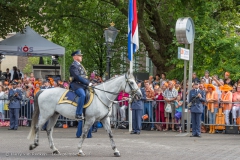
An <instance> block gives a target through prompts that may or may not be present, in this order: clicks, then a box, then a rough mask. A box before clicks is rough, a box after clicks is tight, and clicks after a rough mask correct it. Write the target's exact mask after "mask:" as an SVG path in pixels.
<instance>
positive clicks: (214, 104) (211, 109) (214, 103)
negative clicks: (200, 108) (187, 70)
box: [205, 84, 218, 133]
mask: <svg viewBox="0 0 240 160" xmlns="http://www.w3.org/2000/svg"><path fill="white" fill-rule="evenodd" d="M205 87H206V89H207V94H206V101H207V110H208V118H209V125H210V131H209V133H215V126H214V124H216V120H215V119H216V113H217V112H218V94H217V92H216V89H215V87H214V86H213V85H212V84H206V85H205Z"/></svg>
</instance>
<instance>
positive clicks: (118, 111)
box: [0, 99, 240, 129]
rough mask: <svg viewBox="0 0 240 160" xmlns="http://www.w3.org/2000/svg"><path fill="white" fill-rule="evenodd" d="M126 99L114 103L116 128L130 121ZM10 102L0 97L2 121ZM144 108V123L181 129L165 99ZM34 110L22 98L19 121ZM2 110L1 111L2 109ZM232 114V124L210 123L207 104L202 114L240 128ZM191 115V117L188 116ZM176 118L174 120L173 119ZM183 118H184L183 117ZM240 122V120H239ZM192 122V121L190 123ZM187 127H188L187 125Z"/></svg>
mask: <svg viewBox="0 0 240 160" xmlns="http://www.w3.org/2000/svg"><path fill="white" fill-rule="evenodd" d="M126 101H127V100H124V101H118V103H113V105H112V113H111V116H110V121H111V125H112V127H114V128H118V127H119V126H121V124H123V123H124V124H127V123H129V107H131V104H130V103H128V106H126V105H125V104H126ZM7 102H8V100H7V99H0V106H2V108H3V111H2V114H0V120H1V121H9V119H10V117H9V111H8V110H5V109H6V107H5V105H6V103H7ZM239 103H240V102H238V103H237V102H233V103H232V104H239ZM220 105H221V103H219V104H218V106H220ZM143 108H144V110H143V115H144V114H148V119H147V120H143V121H142V123H150V124H152V127H153V128H155V129H156V124H159V125H161V128H162V129H165V128H166V125H168V126H169V127H168V129H170V128H171V129H172V126H173V125H174V127H175V128H174V129H181V123H180V122H179V121H180V120H179V121H178V122H177V121H176V119H175V115H173V114H172V115H171V116H167V118H166V116H165V115H166V113H165V110H164V109H165V101H164V100H155V101H154V100H147V101H145V102H144V107H143ZM33 110H34V104H33V103H32V102H31V101H30V100H29V99H26V100H22V101H21V108H20V111H19V117H20V118H19V121H20V122H21V123H22V121H24V120H25V121H26V120H27V121H28V124H26V126H28V125H29V122H30V121H31V120H32V113H33ZM182 111H184V112H185V114H184V120H185V123H184V124H185V125H186V124H187V120H188V119H189V120H191V113H188V108H187V106H185V107H183V108H182ZM0 112H1V111H0ZM231 115H232V110H231V111H230V113H229V116H230V118H229V121H230V124H229V125H226V124H216V118H215V124H209V123H208V122H209V115H208V111H207V106H206V105H205V107H204V110H203V114H202V124H203V125H205V126H209V125H215V126H225V127H227V126H238V127H239V129H240V124H236V125H234V124H233V118H232V117H231ZM188 116H189V117H188ZM215 116H216V115H215ZM173 118H174V121H173ZM237 118H240V106H239V111H238V114H237ZM181 119H182V118H181ZM58 121H62V122H66V123H67V122H68V121H74V120H71V119H68V118H66V117H63V116H62V115H60V116H59V118H58ZM239 122H240V120H239ZM190 124H191V123H190ZM185 128H186V127H185Z"/></svg>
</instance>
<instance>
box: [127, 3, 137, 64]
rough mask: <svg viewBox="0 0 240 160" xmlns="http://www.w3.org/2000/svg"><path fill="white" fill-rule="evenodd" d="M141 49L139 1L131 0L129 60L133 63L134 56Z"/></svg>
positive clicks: (129, 11) (129, 12)
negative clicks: (138, 16) (138, 14)
mask: <svg viewBox="0 0 240 160" xmlns="http://www.w3.org/2000/svg"><path fill="white" fill-rule="evenodd" d="M138 48H139V37H138V19H137V0H129V9H128V59H129V60H130V61H132V55H133V53H135V52H136V51H137V50H138Z"/></svg>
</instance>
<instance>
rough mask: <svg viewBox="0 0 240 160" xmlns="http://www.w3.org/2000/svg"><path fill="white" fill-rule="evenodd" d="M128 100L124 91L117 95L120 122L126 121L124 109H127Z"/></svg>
mask: <svg viewBox="0 0 240 160" xmlns="http://www.w3.org/2000/svg"><path fill="white" fill-rule="evenodd" d="M128 98H129V94H128V93H126V92H124V91H121V92H120V93H119V95H118V101H120V102H119V112H120V116H121V121H122V122H124V121H126V109H127V108H128Z"/></svg>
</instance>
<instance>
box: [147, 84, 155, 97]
mask: <svg viewBox="0 0 240 160" xmlns="http://www.w3.org/2000/svg"><path fill="white" fill-rule="evenodd" d="M145 92H146V97H147V98H150V99H152V100H153V99H154V98H155V96H154V95H155V93H154V91H153V90H152V89H151V88H150V87H149V88H148V89H146V88H145Z"/></svg>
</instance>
